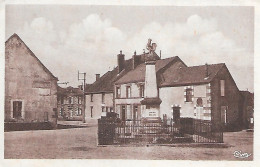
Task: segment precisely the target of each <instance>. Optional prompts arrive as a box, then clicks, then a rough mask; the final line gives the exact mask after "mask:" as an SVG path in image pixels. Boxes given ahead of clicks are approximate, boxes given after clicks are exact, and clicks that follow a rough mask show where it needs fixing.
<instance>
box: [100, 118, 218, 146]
mask: <svg viewBox="0 0 260 167" xmlns="http://www.w3.org/2000/svg"><path fill="white" fill-rule="evenodd" d="M98 141H99V144H100V145H109V144H171V143H222V142H223V131H222V128H221V126H220V125H217V124H213V123H212V122H210V121H204V120H195V119H181V120H180V121H179V123H175V122H174V121H173V120H172V119H169V120H167V121H165V120H164V121H159V122H145V121H143V120H126V121H114V122H113V121H106V120H99V122H98Z"/></svg>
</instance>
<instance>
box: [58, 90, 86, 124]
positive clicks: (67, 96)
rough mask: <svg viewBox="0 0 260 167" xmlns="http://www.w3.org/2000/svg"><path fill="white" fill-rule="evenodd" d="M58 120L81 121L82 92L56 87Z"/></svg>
mask: <svg viewBox="0 0 260 167" xmlns="http://www.w3.org/2000/svg"><path fill="white" fill-rule="evenodd" d="M57 98H58V100H57V101H58V118H59V120H82V115H83V114H82V112H83V90H82V89H80V88H73V87H67V88H61V87H58V96H57Z"/></svg>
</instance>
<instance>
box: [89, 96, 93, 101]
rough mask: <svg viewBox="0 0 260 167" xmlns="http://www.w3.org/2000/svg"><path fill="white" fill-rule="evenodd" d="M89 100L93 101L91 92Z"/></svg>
mask: <svg viewBox="0 0 260 167" xmlns="http://www.w3.org/2000/svg"><path fill="white" fill-rule="evenodd" d="M90 102H93V94H90Z"/></svg>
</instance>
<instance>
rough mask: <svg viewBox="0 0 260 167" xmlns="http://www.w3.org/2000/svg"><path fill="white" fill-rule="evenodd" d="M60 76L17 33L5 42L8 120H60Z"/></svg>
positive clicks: (6, 113)
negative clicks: (58, 93) (57, 117)
mask: <svg viewBox="0 0 260 167" xmlns="http://www.w3.org/2000/svg"><path fill="white" fill-rule="evenodd" d="M57 81H58V79H57V78H56V77H55V76H54V75H53V74H52V73H51V72H50V71H49V70H48V69H47V68H46V67H45V66H44V65H43V64H42V63H41V62H40V60H39V59H38V58H37V57H36V56H35V55H34V53H33V52H32V51H31V50H30V49H29V48H28V47H27V46H26V44H25V43H24V42H23V41H22V40H21V38H20V37H19V36H18V35H17V34H14V35H12V36H11V37H10V38H9V39H8V40H7V41H6V42H5V121H6V122H8V121H19V122H43V121H50V122H53V123H55V122H56V113H55V111H56V109H57Z"/></svg>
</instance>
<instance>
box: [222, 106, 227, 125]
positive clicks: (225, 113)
mask: <svg viewBox="0 0 260 167" xmlns="http://www.w3.org/2000/svg"><path fill="white" fill-rule="evenodd" d="M227 108H228V107H227V106H221V122H222V123H225V124H226V123H227Z"/></svg>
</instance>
